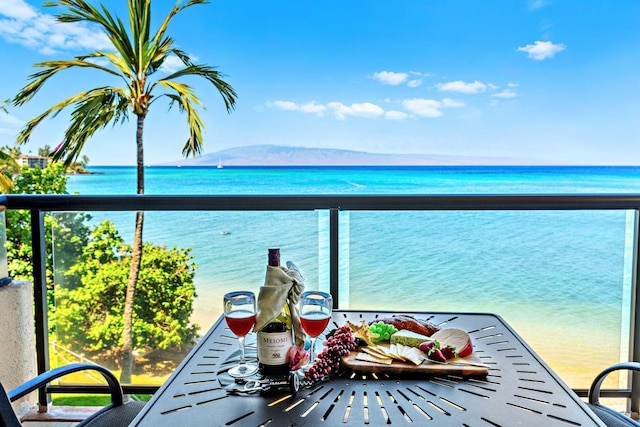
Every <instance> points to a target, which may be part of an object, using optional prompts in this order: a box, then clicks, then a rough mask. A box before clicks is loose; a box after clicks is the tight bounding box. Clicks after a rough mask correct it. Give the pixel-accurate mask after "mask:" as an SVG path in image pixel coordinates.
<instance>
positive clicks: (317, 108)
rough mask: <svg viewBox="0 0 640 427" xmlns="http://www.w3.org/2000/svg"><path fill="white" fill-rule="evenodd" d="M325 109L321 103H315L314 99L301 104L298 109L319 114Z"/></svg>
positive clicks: (322, 113)
mask: <svg viewBox="0 0 640 427" xmlns="http://www.w3.org/2000/svg"><path fill="white" fill-rule="evenodd" d="M326 109H327V107H325V106H324V105H322V104H316V102H315V101H311V102H307V103H306V104H302V105H301V106H300V111H302V112H303V113H315V114H317V115H319V116H322V115H324V112H325V110H326Z"/></svg>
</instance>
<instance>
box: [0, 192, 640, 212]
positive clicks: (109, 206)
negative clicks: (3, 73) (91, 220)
mask: <svg viewBox="0 0 640 427" xmlns="http://www.w3.org/2000/svg"><path fill="white" fill-rule="evenodd" d="M0 206H5V207H6V208H7V209H12V210H14V209H15V210H21V209H22V210H25V209H26V210H32V209H35V210H42V211H50V212H54V211H78V210H86V211H136V210H147V211H164V210H169V211H207V210H212V211H215V210H231V211H234V210H238V211H240V210H244V211H277V210H285V211H286V210H316V209H338V210H579V209H597V210H608V209H638V208H640V194H429V195H425V194H415V195H413V194H411V195H390V194H366V195H362V194H355V195H352V194H325V195H306V194H302V195H297V194H291V195H276V194H274V195H169V194H167V195H150V194H142V195H67V194H63V195H58V194H46V195H40V194H39V195H31V194H8V195H4V196H0Z"/></svg>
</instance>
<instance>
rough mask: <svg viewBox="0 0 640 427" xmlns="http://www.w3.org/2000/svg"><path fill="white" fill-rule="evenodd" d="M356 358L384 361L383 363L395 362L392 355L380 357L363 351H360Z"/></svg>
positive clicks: (365, 360)
mask: <svg viewBox="0 0 640 427" xmlns="http://www.w3.org/2000/svg"><path fill="white" fill-rule="evenodd" d="M356 359H357V360H362V361H364V362H374V363H382V364H383V365H391V362H393V359H392V358H390V357H379V356H374V355H372V354H369V353H363V352H358V354H357V356H356Z"/></svg>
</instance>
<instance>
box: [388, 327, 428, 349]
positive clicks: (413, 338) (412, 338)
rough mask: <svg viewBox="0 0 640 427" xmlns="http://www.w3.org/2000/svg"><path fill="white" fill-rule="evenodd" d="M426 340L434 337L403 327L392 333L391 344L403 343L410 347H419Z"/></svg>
mask: <svg viewBox="0 0 640 427" xmlns="http://www.w3.org/2000/svg"><path fill="white" fill-rule="evenodd" d="M425 341H433V338H429V337H428V336H426V335H421V334H418V333H415V332H413V331H407V330H406V329H402V330H400V331H398V332H396V333H395V334H393V335H391V341H390V342H391V344H403V345H406V346H409V347H418V346H419V345H420V344H422V343H423V342H425Z"/></svg>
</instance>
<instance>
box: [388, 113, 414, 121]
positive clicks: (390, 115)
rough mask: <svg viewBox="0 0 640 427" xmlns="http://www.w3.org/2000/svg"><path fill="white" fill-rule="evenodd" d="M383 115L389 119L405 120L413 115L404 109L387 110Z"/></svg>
mask: <svg viewBox="0 0 640 427" xmlns="http://www.w3.org/2000/svg"><path fill="white" fill-rule="evenodd" d="M384 116H385V117H386V118H387V119H389V120H398V121H399V120H405V119H408V118H410V117H413V116H412V115H411V114H409V113H405V112H404V111H387V112H386V113H385V114H384Z"/></svg>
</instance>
